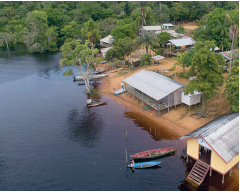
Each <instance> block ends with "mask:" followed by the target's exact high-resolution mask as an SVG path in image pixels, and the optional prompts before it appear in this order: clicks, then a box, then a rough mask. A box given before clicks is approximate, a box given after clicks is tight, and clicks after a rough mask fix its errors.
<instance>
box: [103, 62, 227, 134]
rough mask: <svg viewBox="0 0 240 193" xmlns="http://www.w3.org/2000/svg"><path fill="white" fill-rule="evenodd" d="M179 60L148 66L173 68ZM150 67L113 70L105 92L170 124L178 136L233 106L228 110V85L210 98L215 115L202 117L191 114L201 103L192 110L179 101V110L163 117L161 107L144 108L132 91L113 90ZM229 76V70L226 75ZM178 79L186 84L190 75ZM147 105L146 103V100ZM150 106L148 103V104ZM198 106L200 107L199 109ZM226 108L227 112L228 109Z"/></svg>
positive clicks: (176, 78)
mask: <svg viewBox="0 0 240 193" xmlns="http://www.w3.org/2000/svg"><path fill="white" fill-rule="evenodd" d="M174 63H175V61H174V60H172V58H169V59H167V58H165V59H164V62H163V63H161V64H159V65H152V66H149V67H147V70H152V69H169V68H171V67H172V66H173V64H174ZM143 69H145V70H146V68H145V67H141V68H138V69H135V70H120V71H119V72H117V71H115V72H112V73H111V72H110V73H109V76H108V77H106V78H104V79H103V81H104V84H103V86H102V88H101V93H102V94H105V95H107V96H109V97H111V98H113V99H114V100H116V101H118V102H120V103H122V104H123V105H125V106H127V107H128V108H129V109H131V110H132V111H133V112H136V113H138V114H141V115H142V116H145V117H147V118H148V119H150V120H151V121H153V122H154V123H156V124H158V125H161V126H163V127H167V128H168V130H169V131H170V132H172V133H174V134H175V135H177V136H178V137H181V136H183V135H186V134H188V133H189V132H191V131H193V130H195V129H197V128H199V127H200V126H202V125H204V124H206V123H207V122H209V121H211V120H212V119H214V118H216V117H218V116H219V115H221V114H223V113H229V110H226V109H227V108H228V107H229V105H228V104H227V102H226V100H225V96H224V94H223V91H224V85H223V86H222V87H220V88H219V90H218V91H217V94H216V95H215V96H214V97H213V98H211V99H208V100H207V111H208V112H211V114H212V115H210V116H208V117H207V118H200V119H199V118H198V117H197V116H190V115H191V113H194V112H196V110H197V109H201V105H197V106H196V107H195V105H194V106H191V108H190V111H189V107H188V106H187V105H183V106H181V105H178V106H177V108H176V110H175V107H172V108H171V109H170V111H169V113H165V114H164V115H161V116H160V118H158V117H157V116H156V115H157V111H156V110H154V109H152V110H151V111H150V110H141V108H142V101H141V100H139V104H138V99H135V100H133V98H132V96H131V97H130V96H129V94H128V93H126V94H121V95H118V96H116V95H114V93H113V91H114V89H116V90H117V89H120V88H121V83H122V80H123V79H124V78H126V77H128V76H131V75H132V74H134V73H136V72H139V71H140V70H143ZM176 71H177V72H182V71H183V69H182V67H180V66H177V70H176ZM169 74H174V71H170V72H169ZM224 76H225V77H227V74H225V75H224ZM174 80H177V81H179V82H182V83H184V84H188V79H185V78H179V77H174ZM144 105H145V104H144ZM145 106H146V105H145ZM196 108H197V109H196ZM224 111H225V112H224Z"/></svg>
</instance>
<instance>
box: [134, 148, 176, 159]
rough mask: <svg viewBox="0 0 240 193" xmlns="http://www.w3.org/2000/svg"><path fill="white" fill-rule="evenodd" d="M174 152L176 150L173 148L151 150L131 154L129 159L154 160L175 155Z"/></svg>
mask: <svg viewBox="0 0 240 193" xmlns="http://www.w3.org/2000/svg"><path fill="white" fill-rule="evenodd" d="M175 151H176V149H175V148H174V147H169V148H161V149H153V150H148V151H143V152H140V153H136V154H133V155H131V156H130V157H131V158H132V159H134V160H144V159H155V158H159V157H163V156H166V155H169V154H172V153H175Z"/></svg>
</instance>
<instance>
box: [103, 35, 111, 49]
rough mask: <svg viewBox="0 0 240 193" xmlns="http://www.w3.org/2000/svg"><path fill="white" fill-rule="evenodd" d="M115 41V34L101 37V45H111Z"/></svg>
mask: <svg viewBox="0 0 240 193" xmlns="http://www.w3.org/2000/svg"><path fill="white" fill-rule="evenodd" d="M113 41H114V39H113V36H111V35H108V36H107V37H105V38H101V39H100V45H101V46H105V47H110V46H111V45H112V44H113Z"/></svg>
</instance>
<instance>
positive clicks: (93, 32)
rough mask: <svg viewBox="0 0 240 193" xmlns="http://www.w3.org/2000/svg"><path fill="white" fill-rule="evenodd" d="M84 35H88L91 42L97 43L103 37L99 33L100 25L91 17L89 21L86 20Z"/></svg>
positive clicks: (83, 29)
mask: <svg viewBox="0 0 240 193" xmlns="http://www.w3.org/2000/svg"><path fill="white" fill-rule="evenodd" d="M81 31H82V35H83V36H85V37H87V38H88V40H89V42H91V43H93V44H95V42H96V40H97V39H100V38H101V35H100V34H99V33H100V31H99V28H98V25H97V24H96V23H95V22H94V21H93V20H92V19H90V20H89V21H88V22H85V23H84V25H83V28H82V30H81Z"/></svg>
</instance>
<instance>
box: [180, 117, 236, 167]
mask: <svg viewBox="0 0 240 193" xmlns="http://www.w3.org/2000/svg"><path fill="white" fill-rule="evenodd" d="M193 138H195V139H196V138H202V139H204V140H205V141H206V142H207V143H208V145H209V146H210V147H211V148H212V149H213V150H214V151H215V152H216V153H217V154H218V155H219V156H220V157H221V158H222V159H223V160H224V161H225V163H228V162H230V161H231V160H232V159H233V158H234V157H235V156H236V155H238V154H239V113H230V114H224V115H221V116H219V117H218V118H216V119H214V120H212V121H210V122H208V123H207V124H205V125H203V126H202V127H199V128H198V129H196V130H194V131H192V132H191V133H189V134H187V135H185V136H183V137H181V138H180V139H182V140H183V139H193Z"/></svg>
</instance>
